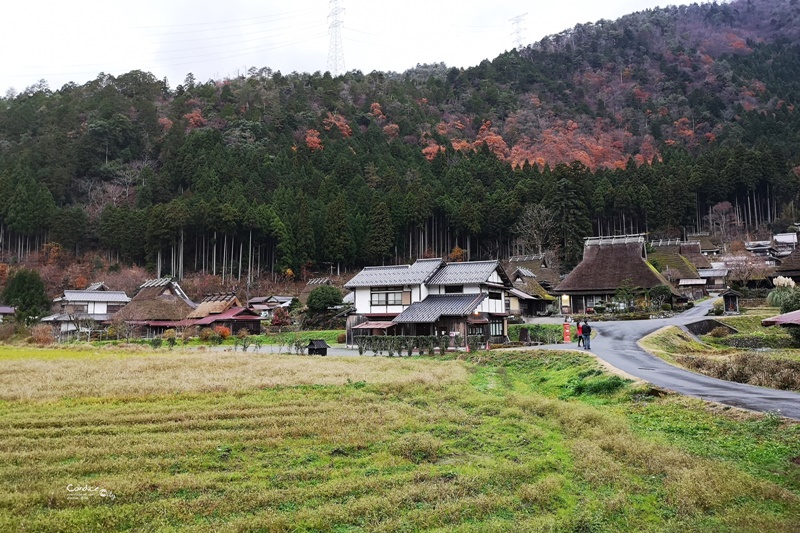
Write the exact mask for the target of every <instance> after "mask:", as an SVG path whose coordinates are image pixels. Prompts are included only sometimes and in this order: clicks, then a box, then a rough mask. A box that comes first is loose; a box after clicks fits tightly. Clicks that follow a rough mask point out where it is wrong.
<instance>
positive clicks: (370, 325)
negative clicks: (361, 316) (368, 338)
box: [353, 322, 397, 329]
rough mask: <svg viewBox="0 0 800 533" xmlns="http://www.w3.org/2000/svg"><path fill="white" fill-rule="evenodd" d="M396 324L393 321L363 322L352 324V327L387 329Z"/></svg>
mask: <svg viewBox="0 0 800 533" xmlns="http://www.w3.org/2000/svg"><path fill="white" fill-rule="evenodd" d="M396 325H397V324H395V323H394V322H364V323H362V324H359V325H357V326H353V329H389V328H391V327H394V326H396Z"/></svg>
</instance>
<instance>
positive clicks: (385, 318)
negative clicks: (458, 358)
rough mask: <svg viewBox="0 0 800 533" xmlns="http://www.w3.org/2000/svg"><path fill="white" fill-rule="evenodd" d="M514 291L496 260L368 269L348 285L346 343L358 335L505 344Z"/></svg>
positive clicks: (434, 261) (428, 262) (430, 261)
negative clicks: (473, 339)
mask: <svg viewBox="0 0 800 533" xmlns="http://www.w3.org/2000/svg"><path fill="white" fill-rule="evenodd" d="M512 287H513V286H512V284H511V280H510V279H509V278H508V275H507V274H506V273H505V270H504V269H503V268H502V266H501V265H500V263H499V262H498V261H469V262H464V263H445V262H444V261H443V260H442V259H420V260H418V261H417V262H415V263H414V264H413V265H395V266H376V267H366V268H364V269H363V270H362V271H361V272H359V273H358V274H357V275H356V276H355V277H353V278H352V279H351V280H350V281H349V282H347V283H346V284H345V288H348V289H351V290H352V291H353V293H354V312H353V313H352V314H350V316H348V320H347V338H348V343H349V344H352V343H353V336H354V335H360V334H363V335H375V334H395V335H412V336H416V335H436V336H448V337H451V338H452V337H454V336H456V335H460V336H462V338H466V336H468V335H480V336H483V337H484V338H486V339H489V338H495V339H497V340H501V339H505V338H506V335H507V332H508V325H507V317H508V312H507V311H506V303H505V302H506V295H507V292H508V291H509V290H510V289H511V288H512Z"/></svg>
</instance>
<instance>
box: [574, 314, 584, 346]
mask: <svg viewBox="0 0 800 533" xmlns="http://www.w3.org/2000/svg"><path fill="white" fill-rule="evenodd" d="M575 335H577V336H578V348H580V347H581V345H582V344H583V326H582V325H581V321H580V320H578V326H577V329H576V330H575Z"/></svg>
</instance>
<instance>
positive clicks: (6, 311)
mask: <svg viewBox="0 0 800 533" xmlns="http://www.w3.org/2000/svg"><path fill="white" fill-rule="evenodd" d="M16 312H17V310H16V309H14V308H13V307H11V306H8V305H0V322H2V321H3V319H6V318H9V317H11V318H14V313H16Z"/></svg>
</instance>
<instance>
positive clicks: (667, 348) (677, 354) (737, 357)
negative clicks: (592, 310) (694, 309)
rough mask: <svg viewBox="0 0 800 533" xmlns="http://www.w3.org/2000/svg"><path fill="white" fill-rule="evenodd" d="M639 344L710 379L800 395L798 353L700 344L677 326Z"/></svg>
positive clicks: (794, 351) (664, 329)
mask: <svg viewBox="0 0 800 533" xmlns="http://www.w3.org/2000/svg"><path fill="white" fill-rule="evenodd" d="M731 337H733V336H731ZM639 344H640V345H641V346H642V348H644V349H645V350H647V351H649V352H650V353H652V354H653V355H656V356H657V357H660V358H661V359H664V360H665V361H667V362H669V363H671V364H674V365H678V366H681V367H683V368H687V369H689V370H694V371H696V372H700V373H701V374H705V375H707V376H711V377H715V378H719V379H724V380H727V381H734V382H737V383H747V384H750V385H758V386H761V387H770V388H773V389H781V390H793V391H800V356H799V355H798V351H797V350H776V351H769V352H756V351H754V350H752V349H741V348H733V347H730V346H727V345H723V344H719V343H713V344H711V343H700V342H697V341H696V340H694V339H693V338H692V337H691V336H690V335H689V334H687V333H686V332H684V331H683V330H681V329H680V328H678V327H675V326H671V327H667V328H663V329H661V330H658V331H656V332H653V333H651V334H650V335H647V336H646V337H644V338H643V339H642V340H641V341H640V342H639Z"/></svg>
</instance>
